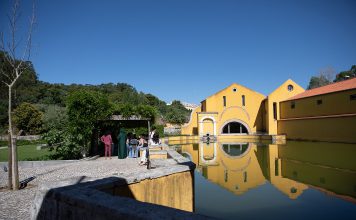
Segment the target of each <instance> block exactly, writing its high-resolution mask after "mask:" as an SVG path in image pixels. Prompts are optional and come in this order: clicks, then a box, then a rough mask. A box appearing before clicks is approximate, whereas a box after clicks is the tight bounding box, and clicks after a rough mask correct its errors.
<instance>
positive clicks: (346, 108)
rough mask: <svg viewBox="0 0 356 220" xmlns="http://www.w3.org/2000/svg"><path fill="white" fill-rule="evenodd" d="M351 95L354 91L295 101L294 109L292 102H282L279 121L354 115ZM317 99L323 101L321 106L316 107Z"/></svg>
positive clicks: (355, 103)
mask: <svg viewBox="0 0 356 220" xmlns="http://www.w3.org/2000/svg"><path fill="white" fill-rule="evenodd" d="M353 94H356V89H353V90H347V91H342V92H336V93H330V94H325V95H318V96H313V97H308V98H303V99H297V100H294V103H295V108H294V109H292V108H291V103H292V102H293V101H285V102H282V103H281V106H280V107H281V119H286V118H299V117H311V116H323V115H339V114H350V113H356V100H350V95H353ZM319 99H321V100H322V101H323V103H322V104H321V105H317V100H319Z"/></svg>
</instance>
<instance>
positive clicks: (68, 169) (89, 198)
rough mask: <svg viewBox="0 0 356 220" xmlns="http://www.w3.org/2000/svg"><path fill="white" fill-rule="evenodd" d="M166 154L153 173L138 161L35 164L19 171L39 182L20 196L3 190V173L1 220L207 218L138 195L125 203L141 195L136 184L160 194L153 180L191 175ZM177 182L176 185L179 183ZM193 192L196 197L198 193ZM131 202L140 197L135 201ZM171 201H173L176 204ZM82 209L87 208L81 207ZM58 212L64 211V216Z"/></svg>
mask: <svg viewBox="0 0 356 220" xmlns="http://www.w3.org/2000/svg"><path fill="white" fill-rule="evenodd" d="M167 153H168V154H169V155H170V156H169V157H168V159H156V160H152V165H153V168H154V169H151V170H147V168H146V166H139V165H138V163H139V159H138V158H127V159H124V160H119V159H117V158H116V157H115V158H114V157H113V158H112V159H104V158H98V159H96V160H91V161H85V160H82V161H77V162H70V163H61V164H55V163H53V162H49V164H46V163H45V162H38V163H32V164H31V166H21V165H20V168H19V173H20V180H24V179H26V178H30V177H34V176H35V177H36V178H35V179H34V180H33V181H31V182H30V183H29V184H28V186H27V187H26V188H25V189H22V190H19V191H9V190H7V189H5V188H4V187H5V186H6V183H7V175H8V174H7V173H6V172H4V170H3V169H2V168H1V170H0V187H1V188H2V189H0V219H30V218H31V215H32V219H35V218H37V217H41V216H42V219H45V218H47V217H53V216H49V215H48V214H49V213H52V211H48V210H53V212H54V213H55V215H56V217H57V218H59V219H65V218H69V219H76V218H77V217H79V216H76V215H81V213H82V214H83V213H86V212H90V213H91V215H92V217H94V219H108V218H112V217H115V216H116V217H121V218H126V219H129V218H130V219H142V218H147V219H157V218H158V219H163V218H168V219H169V218H171V219H174V218H179V219H192V218H193V219H201V218H206V217H204V216H201V215H196V214H194V213H191V212H185V211H181V210H177V209H172V208H167V207H164V206H160V205H154V204H149V203H143V202H139V201H137V199H139V198H138V197H139V196H138V195H139V194H137V193H136V194H135V193H134V192H133V191H132V192H131V196H130V195H129V196H128V195H124V196H125V197H121V194H122V193H124V194H125V193H127V192H130V190H138V191H139V192H140V186H139V184H136V186H135V183H143V185H144V186H145V187H146V188H149V187H151V188H152V189H155V185H152V182H151V183H150V182H149V180H152V179H156V178H160V177H164V176H170V175H171V176H173V178H174V175H175V174H177V173H184V172H185V173H187V172H188V174H189V173H192V170H194V167H195V166H194V164H192V163H191V162H189V161H187V160H185V159H184V158H183V157H181V156H180V155H179V154H177V153H176V152H174V151H169V150H168V151H167ZM174 157H176V158H174ZM51 163H52V164H51ZM36 164H37V165H36ZM193 178H194V177H193ZM145 181H146V182H145ZM147 181H148V182H147ZM173 181H177V178H175V179H174V180H173ZM164 183H165V182H164V181H163V182H162V181H161V182H158V184H161V185H162V184H164ZM129 184H131V185H130V186H133V187H131V188H128V187H126V188H124V190H123V186H127V185H129ZM189 185H190V186H189ZM157 186H158V185H157ZM163 186H164V185H163ZM185 187H193V185H192V184H188V186H185ZM178 188H179V187H177V189H178ZM172 189H174V188H172ZM166 190H167V189H166ZM191 190H192V191H191V192H192V193H193V192H194V190H193V189H191ZM178 191H179V192H178V193H180V192H181V191H182V189H181V188H179V190H178ZM142 193H143V194H144V196H146V197H147V195H146V194H149V193H148V192H144V191H142ZM192 193H191V194H192ZM133 195H134V196H133ZM192 196H193V195H192ZM127 197H131V198H127ZM132 197H133V198H135V197H136V200H135V199H132ZM151 197H152V196H151ZM143 198H145V197H143ZM153 199H154V200H156V199H155V198H153ZM169 200H172V201H174V198H169ZM53 202H54V203H53ZM188 202H189V201H188ZM190 202H191V203H192V202H193V201H190ZM152 203H155V202H154V201H153V202H152ZM54 204H55V205H54ZM63 204H64V205H63ZM67 204H71V205H70V206H68V205H67ZM78 204H82V205H80V206H78ZM179 205H181V204H179ZM183 205H186V204H183ZM56 207H60V209H61V210H62V211H59V210H58V208H57V209H56ZM98 207H100V208H98ZM132 209H135V210H136V211H132ZM31 212H32V214H31ZM68 213H69V214H68ZM103 213H106V214H105V215H104V214H103ZM82 217H84V216H82ZM87 217H89V216H87ZM92 219H93V218H92Z"/></svg>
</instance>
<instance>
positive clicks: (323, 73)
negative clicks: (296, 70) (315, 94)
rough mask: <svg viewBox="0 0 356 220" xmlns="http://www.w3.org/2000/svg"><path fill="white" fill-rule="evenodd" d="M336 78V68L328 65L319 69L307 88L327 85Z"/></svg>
mask: <svg viewBox="0 0 356 220" xmlns="http://www.w3.org/2000/svg"><path fill="white" fill-rule="evenodd" d="M334 78H335V70H334V68H332V67H326V68H323V69H321V70H320V71H319V74H318V75H317V76H312V77H311V78H310V81H309V85H308V87H307V89H314V88H318V87H321V86H326V85H328V84H330V83H332V81H333V79H334Z"/></svg>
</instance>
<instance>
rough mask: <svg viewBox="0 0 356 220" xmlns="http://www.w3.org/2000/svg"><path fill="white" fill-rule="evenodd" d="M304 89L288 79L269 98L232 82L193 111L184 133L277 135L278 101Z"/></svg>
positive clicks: (219, 135)
mask: <svg viewBox="0 0 356 220" xmlns="http://www.w3.org/2000/svg"><path fill="white" fill-rule="evenodd" d="M303 91H304V89H303V88H302V87H300V86H299V85H298V84H296V83H295V82H293V81H292V80H290V79H289V80H287V81H286V82H284V83H283V84H282V85H281V86H280V87H279V88H277V89H276V90H275V91H273V92H272V93H271V94H270V95H269V96H268V97H266V96H264V95H262V94H260V93H258V92H256V91H253V90H251V89H249V88H246V87H244V86H242V85H239V84H236V83H233V84H231V85H230V86H228V87H227V88H225V89H223V90H221V91H219V92H217V93H215V94H214V95H212V96H209V97H208V98H206V99H205V100H203V101H202V102H201V105H200V106H199V107H197V108H196V109H194V110H193V111H192V114H191V117H190V121H189V123H187V124H186V125H184V126H182V134H185V135H199V136H200V137H202V136H205V135H208V134H209V135H210V136H215V137H225V138H226V137H229V136H232V135H242V136H243V135H245V137H246V138H248V137H247V136H246V135H249V136H251V135H255V134H266V133H267V134H268V133H269V134H277V120H278V119H279V114H278V106H279V102H280V101H282V100H286V99H288V98H290V97H292V96H295V95H297V94H299V93H301V92H303Z"/></svg>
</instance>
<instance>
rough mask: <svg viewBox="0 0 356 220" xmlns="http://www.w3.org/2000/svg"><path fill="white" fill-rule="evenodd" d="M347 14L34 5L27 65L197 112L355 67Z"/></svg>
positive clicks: (209, 6)
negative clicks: (246, 93)
mask: <svg viewBox="0 0 356 220" xmlns="http://www.w3.org/2000/svg"><path fill="white" fill-rule="evenodd" d="M0 2H1V5H0V28H1V30H3V29H4V28H7V24H6V17H5V16H4V15H5V14H6V13H7V12H8V11H9V10H10V9H9V3H8V0H0ZM29 2H30V1H28V0H27V1H23V4H22V6H23V8H22V18H23V19H26V18H27V15H28V12H29V11H30V6H31V4H30V3H29ZM355 11H356V1H352V0H350V1H346V0H321V1H316V0H305V1H303V0H300V1H287V0H285V1H275V0H269V1H250V0H249V1H247V0H244V1H237V0H236V1H224V0H216V1H208V0H201V1H196V0H179V1H175V0H164V1H155V0H151V1H148V0H141V1H138V0H127V1H118V0H117V1H116V0H112V1H109V0H106V1H99V0H96V1H94V0H76V1H71V0H61V1H54V0H46V1H45V0H39V1H37V27H36V30H35V34H34V36H33V42H34V47H33V50H34V53H33V56H32V59H31V60H32V61H33V63H34V66H35V69H36V71H37V73H38V74H39V78H40V80H43V81H47V82H52V83H65V84H71V83H81V84H100V83H109V82H112V83H117V82H124V83H129V84H131V85H133V86H135V87H136V89H137V90H138V91H143V92H145V93H152V94H154V95H156V96H158V97H159V98H161V99H163V100H165V101H167V102H169V101H171V100H173V99H179V100H182V101H187V102H192V103H199V102H200V101H201V100H203V99H204V98H206V97H208V96H210V95H212V94H214V93H215V92H217V91H219V90H221V89H222V88H224V87H226V86H228V85H230V84H231V83H233V82H236V83H239V84H241V85H244V86H246V87H249V88H251V89H253V90H256V91H258V92H260V93H262V94H265V95H268V94H269V93H270V92H272V91H273V90H274V89H275V88H277V87H278V86H279V85H280V84H281V83H283V82H284V81H285V80H287V79H288V78H291V79H293V80H294V81H296V82H297V83H298V84H300V85H301V86H303V87H306V86H307V84H308V82H309V79H310V77H311V76H312V75H315V74H317V73H318V72H319V71H320V70H321V69H324V68H326V67H333V68H334V69H335V70H336V71H337V72H339V71H342V70H348V69H350V67H351V65H353V64H356V13H355ZM23 28H24V26H21V27H20V28H19V32H20V33H21V32H22V31H24V30H25V29H23Z"/></svg>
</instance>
